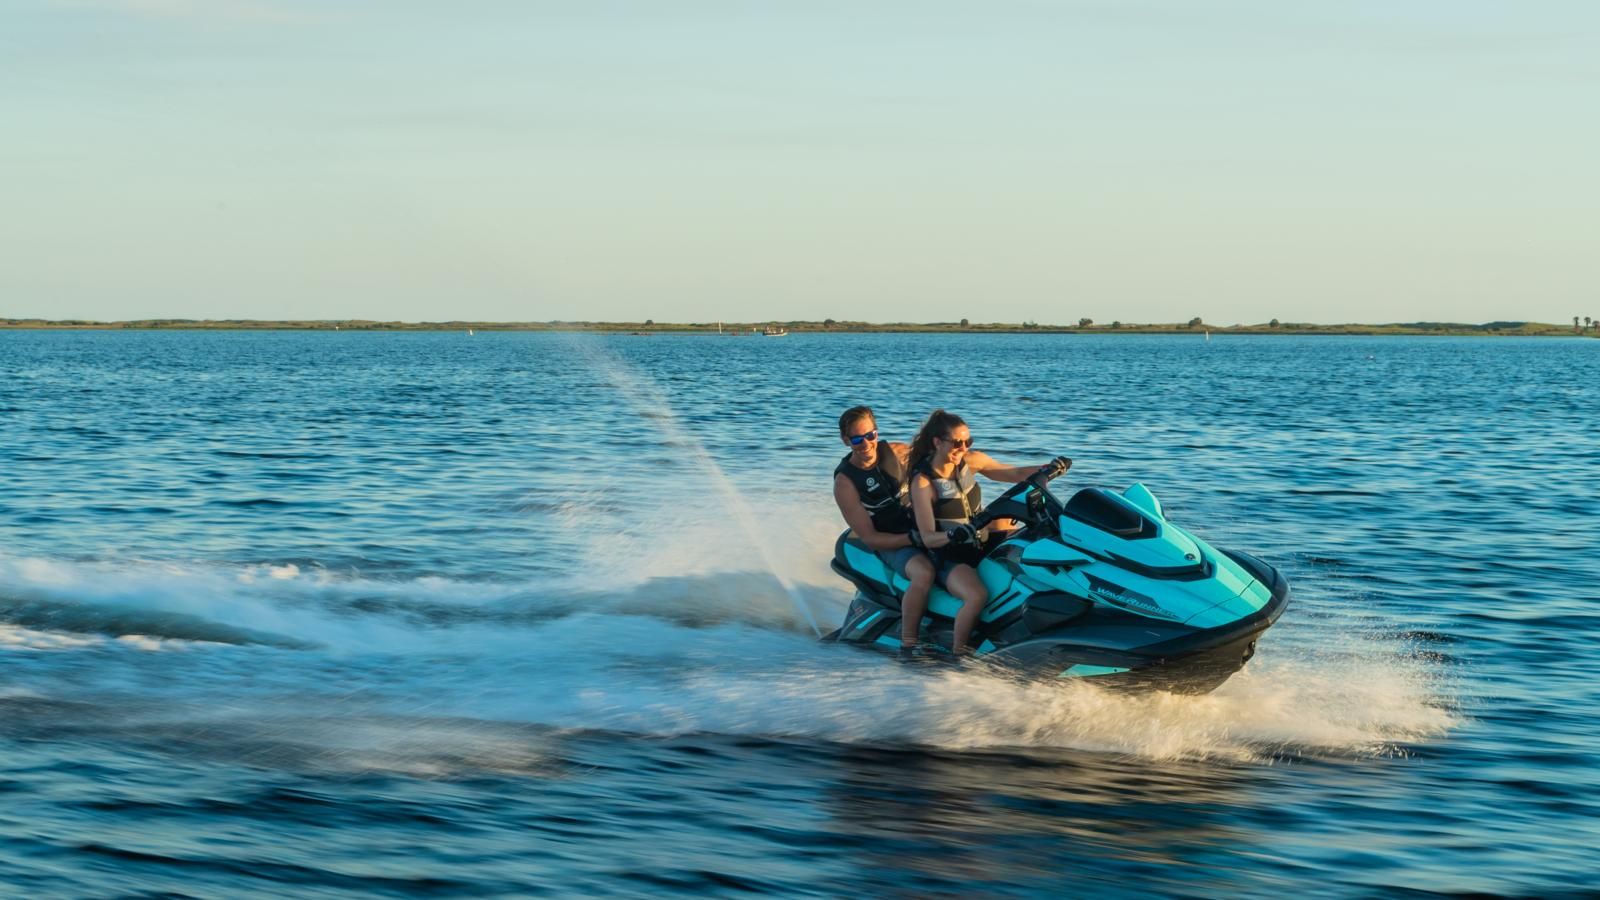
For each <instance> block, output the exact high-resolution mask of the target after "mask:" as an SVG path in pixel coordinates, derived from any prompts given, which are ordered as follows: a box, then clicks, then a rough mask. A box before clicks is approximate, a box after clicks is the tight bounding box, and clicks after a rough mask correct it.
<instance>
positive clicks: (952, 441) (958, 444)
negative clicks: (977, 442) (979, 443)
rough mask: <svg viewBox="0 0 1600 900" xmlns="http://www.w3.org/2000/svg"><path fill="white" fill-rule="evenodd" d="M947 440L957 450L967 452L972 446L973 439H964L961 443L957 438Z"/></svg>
mask: <svg viewBox="0 0 1600 900" xmlns="http://www.w3.org/2000/svg"><path fill="white" fill-rule="evenodd" d="M945 440H947V441H949V442H950V444H951V445H952V446H954V447H955V448H956V449H957V450H965V449H967V448H968V447H971V446H972V438H963V439H961V440H959V441H958V440H956V439H955V438H945Z"/></svg>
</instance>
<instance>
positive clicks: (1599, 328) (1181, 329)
mask: <svg viewBox="0 0 1600 900" xmlns="http://www.w3.org/2000/svg"><path fill="white" fill-rule="evenodd" d="M769 325H777V326H781V327H782V328H784V329H787V330H788V331H789V332H790V333H795V334H1202V333H1215V334H1228V335H1234V334H1265V335H1272V334H1297V335H1319V334H1327V335H1338V334H1350V335H1371V336H1384V335H1437V336H1463V337H1464V336H1487V335H1494V336H1515V337H1530V336H1531V337H1597V336H1600V321H1593V322H1591V323H1588V324H1585V325H1582V326H1579V327H1577V328H1573V327H1572V326H1568V325H1551V324H1548V323H1543V322H1485V323H1483V324H1480V325H1471V324H1464V323H1457V322H1403V323H1390V324H1384V325H1361V324H1343V325H1318V324H1312V323H1305V322H1272V323H1268V324H1261V325H1212V324H1208V323H1204V322H1198V323H1189V324H1133V323H1123V322H1113V323H1110V324H1101V323H1094V322H1085V323H1081V324H1078V325H1044V324H1039V323H1035V322H1023V323H1004V322H985V323H979V322H973V323H967V324H963V323H959V322H933V323H912V322H888V323H878V322H838V321H834V320H831V319H829V320H826V321H822V322H814V321H794V322H709V323H707V322H692V323H656V322H653V321H647V322H466V321H450V322H380V321H373V320H366V319H332V320H282V321H276V320H269V319H137V320H132V321H126V322H96V321H88V320H82V319H61V320H50V319H0V329H9V330H40V329H69V330H84V331H123V330H131V331H468V330H471V331H562V332H593V333H605V334H635V335H667V334H700V335H705V334H710V335H716V334H718V333H719V330H720V332H721V333H722V334H724V335H735V336H754V335H752V332H759V331H760V330H761V329H762V328H764V327H766V326H769Z"/></svg>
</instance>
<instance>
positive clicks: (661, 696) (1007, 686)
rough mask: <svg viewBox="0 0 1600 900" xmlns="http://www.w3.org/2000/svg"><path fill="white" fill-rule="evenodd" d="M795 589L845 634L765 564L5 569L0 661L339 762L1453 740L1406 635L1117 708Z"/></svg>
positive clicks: (1281, 649)
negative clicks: (878, 625)
mask: <svg viewBox="0 0 1600 900" xmlns="http://www.w3.org/2000/svg"><path fill="white" fill-rule="evenodd" d="M797 593H798V596H799V598H800V599H801V601H802V602H804V603H805V604H806V605H807V606H808V607H810V608H811V609H813V610H815V611H816V615H817V617H818V618H819V619H820V620H821V621H823V622H826V623H832V622H836V621H838V618H839V616H840V615H841V614H842V611H843V608H844V605H845V602H846V601H847V600H848V594H847V593H846V591H845V590H844V589H843V588H842V587H838V586H826V585H822V584H815V585H797V584H795V583H791V584H789V585H784V584H782V583H780V582H779V581H777V580H776V579H774V578H773V577H771V576H770V575H769V574H767V573H763V572H724V573H698V574H682V575H668V576H656V577H645V578H644V579H643V580H641V581H639V582H637V583H634V584H632V585H619V586H616V587H610V588H605V589H593V588H591V589H587V590H580V589H579V588H578V586H577V585H576V584H575V583H561V582H559V581H550V582H544V583H537V584H485V583H482V582H453V581H449V580H445V579H440V578H422V579H413V580H408V581H383V580H374V579H361V578H351V577H347V576H339V575H335V574H333V573H329V572H326V571H321V570H310V571H302V570H300V569H298V568H295V567H292V566H284V567H275V566H245V567H236V568H231V569H230V568H225V567H205V566H178V565H173V564H165V563H137V564H128V563H112V562H99V563H95V562H64V561H52V560H42V559H6V558H3V557H0V654H7V655H9V656H11V657H12V659H13V661H14V662H18V663H23V664H22V665H13V666H11V667H10V669H11V671H12V672H13V673H14V674H13V675H12V676H11V681H12V684H11V685H9V687H11V688H12V689H14V690H17V689H20V690H27V691H29V692H30V695H31V696H33V697H36V698H37V697H46V698H55V699H59V700H62V701H68V700H70V701H72V702H73V703H75V704H84V706H83V707H82V708H83V709H97V708H98V709H101V712H99V713H83V715H87V716H91V717H92V716H95V715H100V716H103V715H104V709H103V708H104V707H105V706H106V705H108V704H110V705H113V706H115V707H117V708H119V709H121V710H123V713H122V714H124V715H132V714H133V713H132V712H130V711H131V710H136V709H140V708H145V709H149V710H158V711H159V712H158V713H155V715H156V717H157V718H158V719H159V720H160V721H161V722H164V723H166V724H167V725H169V726H170V725H171V723H172V720H173V719H174V718H176V719H177V720H179V721H181V722H183V723H186V725H188V726H198V725H200V724H202V723H205V722H207V721H211V720H214V719H215V718H216V717H217V715H218V712H217V710H218V709H226V710H228V716H229V717H231V718H232V719H233V720H234V721H235V722H237V721H239V720H240V718H241V717H242V719H243V720H244V721H248V722H258V723H259V722H267V721H280V720H282V719H283V718H284V717H286V716H287V717H289V718H292V719H295V720H297V721H309V722H313V723H322V724H321V725H318V726H315V727H313V728H312V729H311V730H312V732H313V733H314V732H315V728H316V727H323V728H327V729H328V731H329V733H328V735H327V737H326V738H325V740H327V741H328V742H329V744H330V746H332V745H336V744H337V743H338V742H339V741H340V740H344V739H343V738H338V737H336V736H335V734H336V733H343V727H342V726H340V727H334V725H333V724H332V723H338V722H346V721H348V722H351V723H354V722H356V721H357V720H359V721H361V722H363V723H366V724H364V725H363V726H362V728H363V729H364V733H372V734H383V733H386V732H385V731H384V729H383V728H381V727H378V726H375V725H374V724H373V723H374V722H383V721H396V722H399V721H416V720H418V719H422V720H427V721H432V722H434V723H435V725H434V727H436V728H443V729H445V730H447V731H449V730H451V729H452V728H454V727H455V726H450V727H446V724H445V723H446V722H460V721H469V722H479V723H484V724H485V725H491V724H492V725H496V726H504V727H512V728H517V727H529V726H535V727H538V728H546V729H557V730H562V731H609V732H622V733H629V734H635V735H641V736H647V737H667V736H678V735H686V734H701V733H709V734H719V735H747V736H759V737H773V738H785V739H807V740H818V741H828V742H837V743H845V744H874V745H913V746H923V747H932V748H941V749H948V750H1002V749H1007V748H1055V749H1071V750H1082V751H1092V752H1105V753H1116V754H1127V755H1130V756H1136V757H1141V758H1150V759H1218V760H1229V761H1239V762H1250V761H1266V760H1273V759H1278V758H1283V757H1295V756H1333V757H1344V756H1385V755H1393V754H1399V753H1405V752H1407V750H1406V748H1407V747H1408V746H1409V745H1411V744H1414V743H1418V742H1426V741H1428V740H1432V739H1435V738H1437V737H1439V736H1441V735H1443V734H1445V733H1446V732H1448V731H1449V730H1450V729H1451V728H1452V727H1454V725H1455V724H1456V719H1455V716H1454V714H1453V713H1452V712H1450V711H1449V706H1450V703H1449V701H1448V690H1449V686H1448V682H1447V681H1446V680H1445V679H1444V677H1443V676H1442V675H1441V674H1440V672H1439V671H1438V669H1437V666H1436V665H1435V664H1433V663H1432V662H1430V660H1429V659H1428V658H1426V657H1424V656H1417V655H1412V654H1410V653H1408V652H1407V651H1406V650H1405V649H1404V648H1403V647H1400V646H1397V645H1396V644H1395V642H1393V641H1381V640H1368V639H1364V638H1361V637H1356V636H1348V635H1343V634H1337V633H1328V634H1322V635H1316V636H1314V637H1315V638H1316V639H1315V640H1310V641H1307V640H1305V639H1304V638H1305V635H1301V636H1300V637H1301V638H1302V639H1301V640H1297V641H1292V642H1275V641H1274V640H1273V635H1272V634H1271V633H1269V634H1268V636H1267V638H1266V639H1265V640H1264V641H1263V643H1262V649H1261V652H1260V653H1259V654H1258V656H1257V658H1256V659H1255V660H1253V661H1252V662H1251V664H1250V665H1249V666H1248V667H1246V669H1245V670H1244V671H1242V672H1241V673H1239V674H1237V675H1235V676H1234V677H1233V678H1232V679H1231V680H1230V681H1229V682H1228V683H1227V684H1225V685H1224V686H1223V687H1222V688H1220V689H1219V690H1218V691H1216V692H1215V693H1213V694H1210V695H1206V696H1200V697H1194V696H1177V695H1167V694H1146V695H1130V694H1117V693H1111V692H1106V691H1101V690H1098V689H1095V688H1093V687H1092V686H1090V685H1087V684H1082V683H1070V682H1019V681H1015V680H1012V679H1009V678H1006V677H1002V676H999V675H995V674H993V673H990V672H987V671H985V670H983V669H982V668H981V667H980V668H975V669H971V670H955V669H953V670H932V671H930V670H924V669H920V668H915V667H906V666H902V665H900V664H898V663H897V662H896V661H894V660H892V659H890V658H888V657H884V656H880V655H877V654H874V653H871V652H868V651H863V650H861V649H859V648H853V647H843V646H837V645H825V644H821V643H819V642H818V641H817V640H816V639H815V637H814V636H813V634H812V631H811V628H810V624H809V623H808V622H806V621H805V620H804V618H803V617H801V616H800V615H799V614H798V613H797V611H796V609H795V599H796V596H797ZM1293 615H1294V613H1293V609H1291V612H1290V614H1289V617H1288V618H1289V619H1290V621H1289V622H1287V623H1280V624H1279V626H1278V627H1279V629H1282V628H1284V626H1285V625H1286V624H1287V625H1288V626H1289V627H1296V623H1295V622H1294V621H1293ZM1313 627H1314V626H1313ZM19 654H24V655H25V657H26V658H19ZM90 654H92V655H93V660H94V662H96V663H97V665H94V666H92V667H90V670H91V671H92V672H94V673H95V675H94V676H93V677H88V678H85V677H84V675H83V672H84V668H85V667H84V665H83V663H84V662H85V660H84V656H85V655H90ZM68 658H72V659H73V664H71V665H68V664H67V659H68ZM155 672H160V673H163V674H164V676H165V677H162V678H155V677H152V673H155ZM130 684H133V685H138V687H137V688H136V689H134V690H132V691H131V692H130V689H129V688H128V687H127V686H128V685H130ZM76 708H78V707H74V709H76ZM75 714H76V713H75ZM308 715H311V716H312V718H310V719H306V718H305V717H306V716H308ZM426 730H427V729H423V731H426ZM402 733H404V734H410V735H412V736H411V737H407V738H406V740H407V741H411V740H414V738H415V734H416V733H417V728H415V727H408V728H396V729H395V734H396V739H397V740H398V739H399V735H401V734H402ZM308 739H310V738H308ZM500 743H502V741H501V739H499V738H496V739H495V744H496V746H499V745H500ZM451 752H452V753H453V754H457V755H459V754H461V753H466V754H467V756H469V757H470V755H471V748H470V746H469V747H466V748H463V747H454V748H453V749H452V751H451Z"/></svg>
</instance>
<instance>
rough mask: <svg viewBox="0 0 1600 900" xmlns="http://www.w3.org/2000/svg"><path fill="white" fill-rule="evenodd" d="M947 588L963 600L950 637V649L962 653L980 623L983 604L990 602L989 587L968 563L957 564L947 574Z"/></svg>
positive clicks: (945, 581) (945, 583)
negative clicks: (979, 616)
mask: <svg viewBox="0 0 1600 900" xmlns="http://www.w3.org/2000/svg"><path fill="white" fill-rule="evenodd" d="M944 585H945V588H946V589H948V590H949V591H950V593H952V594H954V595H955V596H956V597H957V598H959V599H960V600H961V611H960V612H958V613H956V629H955V635H954V636H952V637H951V639H950V651H951V652H952V653H960V652H961V651H962V650H964V649H966V646H967V639H968V638H970V637H972V627H973V626H974V625H976V624H978V615H979V613H982V612H983V605H984V604H985V603H988V602H989V589H988V588H986V587H984V586H983V581H982V580H980V579H979V578H978V571H977V570H976V569H974V568H972V567H971V566H968V565H960V566H956V567H955V568H954V569H951V570H950V574H949V575H947V576H945V579H944Z"/></svg>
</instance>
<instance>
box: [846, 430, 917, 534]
mask: <svg viewBox="0 0 1600 900" xmlns="http://www.w3.org/2000/svg"><path fill="white" fill-rule="evenodd" d="M833 474H834V475H843V476H844V477H846V478H848V479H850V483H851V484H854V485H855V486H856V493H857V494H858V495H860V497H861V505H862V506H864V507H866V509H867V514H868V515H870V516H872V527H873V528H876V529H878V531H879V532H881V533H883V534H905V533H906V532H908V531H910V530H911V511H910V510H909V509H907V508H906V505H905V496H906V490H907V483H908V479H907V478H906V467H905V466H904V465H902V464H901V462H900V457H898V456H896V455H895V453H894V451H893V450H891V449H889V447H888V445H887V444H885V445H882V446H879V447H878V462H877V464H876V465H874V466H873V467H872V468H870V469H862V468H857V467H856V465H855V464H854V463H852V462H851V461H850V455H849V454H846V455H845V458H844V459H842V460H840V461H839V465H838V466H837V467H835V468H834V470H833Z"/></svg>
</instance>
